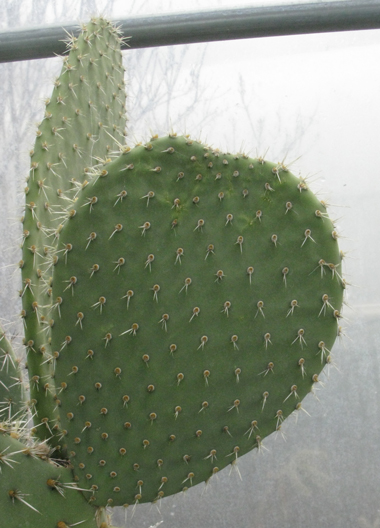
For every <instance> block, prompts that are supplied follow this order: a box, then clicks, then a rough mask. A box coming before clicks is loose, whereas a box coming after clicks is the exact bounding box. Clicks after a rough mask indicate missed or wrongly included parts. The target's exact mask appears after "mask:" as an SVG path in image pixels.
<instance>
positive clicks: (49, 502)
mask: <svg viewBox="0 0 380 528" xmlns="http://www.w3.org/2000/svg"><path fill="white" fill-rule="evenodd" d="M24 433H25V431H24ZM14 436H17V435H16V434H15V433H13V436H12V435H10V434H8V432H5V431H4V429H3V427H2V426H1V425H0V471H1V474H0V504H1V517H2V519H3V522H4V526H7V528H20V526H22V527H23V528H35V527H37V526H41V527H44V528H48V527H52V528H68V527H69V526H75V525H76V524H80V526H83V527H85V528H97V526H98V523H97V522H96V519H95V514H96V511H95V508H93V507H92V506H91V505H90V504H88V502H87V501H86V500H85V499H84V497H83V494H82V492H81V491H79V489H78V488H79V487H78V486H77V485H76V483H75V482H73V476H72V471H71V469H70V468H68V467H64V466H62V465H57V464H54V463H52V462H51V461H48V451H49V448H48V446H47V444H38V443H34V444H30V445H25V444H24V443H23V442H21V441H19V440H18V439H17V438H14ZM83 493H85V494H86V495H87V497H86V498H87V500H88V498H90V497H91V495H92V493H91V491H87V492H86V491H84V492H83Z"/></svg>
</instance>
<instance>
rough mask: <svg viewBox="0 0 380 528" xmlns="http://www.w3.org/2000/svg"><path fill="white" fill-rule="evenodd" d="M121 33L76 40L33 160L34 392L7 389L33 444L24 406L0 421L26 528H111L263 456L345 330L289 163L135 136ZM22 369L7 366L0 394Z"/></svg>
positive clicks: (28, 310)
mask: <svg viewBox="0 0 380 528" xmlns="http://www.w3.org/2000/svg"><path fill="white" fill-rule="evenodd" d="M120 40H121V39H120V37H119V35H118V33H117V31H116V30H115V28H113V27H112V25H111V24H109V23H108V22H107V21H105V20H104V19H95V20H92V21H91V23H90V24H89V25H86V26H84V27H83V28H82V34H81V36H80V37H79V38H74V37H70V38H69V46H68V47H69V54H68V55H67V56H66V58H65V60H64V66H63V70H62V73H61V76H60V77H59V79H57V81H56V82H55V87H54V90H53V95H52V97H51V98H50V99H49V100H47V101H46V113H45V116H44V120H43V121H42V123H41V124H40V126H39V127H38V130H37V137H36V143H35V147H34V149H33V150H32V152H31V170H30V177H29V180H28V183H27V187H26V207H25V217H24V219H23V258H22V261H21V262H20V267H21V268H22V290H21V291H20V295H21V297H22V300H23V310H22V313H21V317H22V319H23V321H24V326H25V341H24V344H25V348H26V360H27V366H28V374H29V384H30V396H29V401H28V402H27V405H26V404H23V403H20V402H22V401H23V395H22V394H21V393H20V392H18V393H17V395H15V396H13V394H12V399H13V400H16V403H17V405H21V406H22V407H24V408H25V407H26V406H28V407H29V409H30V410H31V411H32V415H33V428H32V432H31V434H32V437H31V438H29V437H28V435H26V432H25V431H26V429H25V426H24V425H20V423H16V420H17V413H15V414H14V415H10V416H9V417H7V419H6V420H5V419H4V424H3V425H2V429H1V431H0V433H1V434H0V442H1V443H0V448H1V452H0V462H2V466H1V469H2V470H3V473H4V475H5V479H3V478H2V480H1V488H0V493H1V498H0V504H1V505H2V508H3V507H4V511H5V508H7V510H6V511H7V515H9V516H10V518H12V512H13V510H14V509H16V508H18V510H20V511H21V507H29V508H30V510H31V514H30V516H31V520H30V526H37V525H39V523H40V520H41V518H40V516H41V514H42V515H44V516H45V518H46V522H45V525H46V526H47V525H48V524H46V523H50V524H49V526H50V525H51V526H54V523H55V525H56V526H58V527H59V528H62V527H64V526H69V525H74V524H75V523H80V522H83V523H87V524H83V525H84V526H96V525H98V526H102V527H105V526H107V525H108V524H107V523H108V520H107V517H106V514H105V508H106V507H107V506H117V505H124V506H126V505H129V504H137V503H141V502H147V501H149V502H152V501H153V502H154V501H157V500H159V499H160V498H162V497H164V496H168V495H171V494H174V493H178V492H180V491H183V490H186V489H187V488H189V487H190V486H193V485H196V484H198V483H200V482H205V481H206V482H207V481H208V480H209V479H210V478H211V477H212V476H213V475H214V474H215V473H216V472H218V471H219V470H222V469H223V468H224V467H226V466H227V465H231V464H235V463H236V460H237V459H238V457H239V456H241V455H243V454H245V453H246V452H248V451H250V450H252V449H255V448H257V449H260V447H261V445H262V441H263V439H264V438H265V437H266V436H268V435H269V434H271V433H273V432H276V431H277V432H278V431H280V430H281V426H282V423H283V421H284V420H285V419H286V417H287V416H289V415H290V414H291V413H293V412H298V411H299V410H300V409H301V408H302V399H303V398H304V397H305V396H306V395H307V394H308V393H309V392H310V391H311V390H313V387H314V386H315V384H318V383H319V378H318V376H319V374H320V372H321V371H322V370H323V368H324V366H325V365H326V363H329V362H330V361H331V355H330V354H331V353H330V351H331V348H332V346H333V343H334V341H335V339H336V337H337V335H339V333H340V332H341V330H340V318H341V306H342V299H343V292H344V289H345V286H346V283H345V280H344V279H343V277H342V272H341V260H342V259H341V253H340V251H339V247H338V240H337V239H338V235H337V233H336V230H335V227H334V225H333V222H332V221H331V220H330V218H329V216H328V213H327V211H326V204H325V203H323V202H321V201H319V200H318V198H317V197H316V196H315V195H314V194H313V193H312V192H311V191H310V189H309V188H308V185H307V183H306V181H305V180H304V179H302V178H297V177H296V176H294V175H293V174H291V173H290V171H289V170H288V168H287V167H286V166H285V165H284V164H283V163H277V164H276V163H271V162H269V161H267V160H264V159H261V158H260V159H252V158H249V157H248V156H247V155H245V154H237V155H232V154H230V153H224V152H221V151H219V150H218V149H215V148H212V147H209V146H207V145H203V144H202V143H201V142H199V141H195V140H192V139H191V138H190V137H188V136H177V135H176V134H174V133H171V134H170V135H169V136H167V137H161V138H159V137H156V136H153V137H152V138H151V139H150V141H149V142H147V143H145V144H139V145H136V146H135V147H134V148H131V147H129V146H126V145H125V141H124V124H125V106H124V102H125V93H124V80H123V66H122V63H121V53H120ZM2 335H3V334H2ZM2 342H4V346H3V347H2V351H3V352H4V365H5V363H7V367H8V364H9V363H11V364H12V368H15V369H18V365H17V364H15V363H14V361H13V360H12V359H9V360H8V358H13V356H12V351H11V348H10V345H9V343H8V341H5V337H3V341H2ZM0 345H1V343H0ZM6 359H7V362H6V361H5V360H6ZM18 373H19V370H17V375H15V373H14V372H12V373H10V372H9V371H8V368H7V369H5V368H3V369H1V372H0V374H1V376H2V377H1V380H2V381H1V384H2V386H3V388H4V389H5V390H6V391H9V390H10V386H9V383H8V382H7V381H6V375H8V376H10V375H11V374H12V377H16V378H17V379H19V377H20V376H19V374H18ZM15 387H17V390H18V391H19V390H21V389H20V387H21V384H20V383H16V385H15ZM25 419H27V418H25ZM44 449H45V450H44ZM36 453H38V454H37V455H36ZM41 453H43V456H41ZM41 458H43V459H44V460H41ZM53 459H54V460H53ZM16 463H17V464H18V466H17V469H18V468H19V467H20V472H21V468H25V469H24V470H23V471H24V473H23V474H25V475H26V476H27V477H26V478H24V479H23V480H22V481H21V480H20V477H19V476H17V475H18V474H19V471H17V470H16V467H15V464H16ZM36 475H38V479H37V477H36ZM36 479H37V480H38V486H40V488H39V489H40V490H41V491H40V492H38V493H37V492H36V493H35V497H34V498H35V500H36V502H33V493H32V491H33V489H34V485H35V484H34V483H35V482H36ZM37 495H38V496H39V498H38V500H37ZM62 495H65V497H66V501H65V504H66V505H68V506H66V508H67V510H65V511H66V513H67V516H66V517H63V514H64V511H63V510H62V504H63V502H62ZM29 496H30V501H29V500H28V499H27V498H26V497H29ZM45 496H46V497H48V498H47V499H46V501H45V499H44V498H43V497H45ZM3 505H4V506H3ZM8 512H9V513H8ZM95 512H98V513H97V515H95ZM16 515H18V513H17V514H15V517H14V521H12V522H13V524H10V526H15V527H16V526H19V525H20V524H18V523H19V522H20V521H19V520H18V517H17V516H16ZM32 516H33V517H32Z"/></svg>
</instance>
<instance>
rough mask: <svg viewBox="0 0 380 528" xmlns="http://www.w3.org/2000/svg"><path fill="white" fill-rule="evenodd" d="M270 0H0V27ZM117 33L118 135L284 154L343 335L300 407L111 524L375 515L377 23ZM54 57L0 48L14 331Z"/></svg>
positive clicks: (379, 327) (379, 510) (377, 519)
mask: <svg viewBox="0 0 380 528" xmlns="http://www.w3.org/2000/svg"><path fill="white" fill-rule="evenodd" d="M271 3H274V2H271ZM276 3H277V4H279V3H281V2H279V1H277V2H276ZM282 3H290V2H282ZM323 3H324V4H328V2H327V1H324V2H323ZM269 4H270V2H266V1H264V0H261V2H258V1H256V2H255V1H253V0H246V1H243V0H241V1H240V2H238V4H237V3H236V2H235V1H234V0H192V2H191V4H188V3H187V2H186V3H184V2H178V1H177V2H176V1H174V0H173V1H170V0H146V1H144V0H119V1H118V0H54V1H49V0H11V1H9V0H0V29H1V30H7V29H10V28H19V27H32V26H40V25H49V24H60V25H62V26H63V27H64V26H65V24H68V25H69V24H71V23H73V22H74V23H79V22H81V21H86V20H88V19H89V17H90V16H92V15H96V14H103V15H105V16H107V17H108V18H110V19H112V20H116V21H117V20H118V19H119V20H120V19H124V18H127V17H128V16H132V15H147V14H165V13H168V14H169V13H173V12H179V11H181V10H183V11H184V10H188V11H189V10H190V9H191V10H192V11H200V10H204V9H211V8H215V9H221V10H223V9H226V8H228V7H237V5H269ZM130 46H131V47H130V49H129V50H128V51H125V52H124V53H123V54H124V62H125V66H126V68H127V71H126V81H127V90H128V99H127V104H128V117H129V126H128V139H127V141H128V142H129V143H130V144H133V143H135V142H136V141H141V140H146V139H148V137H149V135H150V133H157V134H166V133H167V132H169V131H170V130H174V131H177V132H178V133H185V132H186V133H190V134H191V135H192V136H193V137H194V138H196V139H201V140H203V141H205V142H207V143H209V144H211V145H213V146H215V147H219V148H221V149H225V150H228V151H230V152H231V151H232V152H233V151H245V152H246V153H248V154H250V155H251V156H253V157H255V156H257V155H264V154H265V153H266V158H267V159H269V160H271V161H274V162H277V161H282V160H285V162H286V164H287V165H288V166H290V168H291V170H292V172H293V173H295V174H296V175H301V176H303V177H307V178H308V181H309V182H310V186H311V188H312V189H313V190H314V192H317V193H318V195H319V196H320V199H323V200H325V201H327V202H328V203H329V204H331V207H330V209H329V211H330V215H331V216H332V217H333V218H336V219H337V226H338V231H339V233H340V235H341V238H340V245H341V249H342V250H343V251H344V252H345V253H346V258H345V260H344V275H345V277H346V280H347V281H348V282H349V283H350V284H351V286H350V288H349V290H348V292H347V293H348V295H347V297H346V303H347V305H346V306H345V308H344V319H343V327H344V334H345V336H343V338H342V339H341V341H340V342H339V341H337V343H336V345H335V347H334V349H333V358H334V363H333V364H332V365H330V367H329V371H326V372H325V376H324V379H323V382H324V388H321V390H319V391H318V393H317V394H316V395H314V396H313V395H312V394H310V395H309V396H308V397H307V398H306V400H305V402H304V405H303V407H304V408H305V410H306V411H307V413H308V414H309V415H308V414H306V413H300V414H301V415H300V416H298V420H297V423H296V420H295V417H294V416H290V417H289V418H288V420H286V422H285V423H284V425H283V427H282V430H283V432H284V436H277V437H276V436H275V435H272V436H270V437H269V438H267V439H266V440H265V441H264V446H265V448H266V449H265V450H263V452H262V453H258V452H253V453H250V454H247V455H245V456H244V457H242V458H241V459H239V463H238V469H239V471H236V470H233V471H230V468H227V469H225V470H224V471H223V472H221V473H220V474H219V475H218V477H217V478H214V480H212V481H211V482H210V484H209V485H208V486H207V487H205V486H204V485H203V484H202V485H199V486H196V487H195V488H193V489H190V490H189V491H188V492H186V494H185V495H178V496H173V497H168V498H165V499H163V500H162V501H161V502H160V504H157V505H153V506H152V505H138V506H137V507H136V508H135V509H134V511H132V507H130V508H128V509H126V510H124V509H123V508H117V509H115V510H116V511H115V516H114V520H113V524H115V525H120V526H128V527H129V528H140V527H141V528H145V527H149V526H151V525H153V526H154V525H156V524H157V523H161V524H160V526H161V527H162V528H177V527H184V528H199V527H201V528H203V527H204V528H211V527H218V528H224V527H230V526H236V527H238V528H279V527H281V528H298V527H307V528H331V527H334V528H343V527H344V528H347V527H358V528H380V506H379V494H380V491H379V490H380V471H379V469H380V468H379V466H380V442H379V438H380V396H379V383H380V344H379V339H380V301H379V296H380V275H377V273H378V272H379V274H380V265H379V261H380V243H379V242H380V236H379V232H378V230H379V229H380V157H379V147H380V68H379V58H380V30H369V31H355V32H344V33H329V34H316V35H304V36H289V37H271V38H260V39H247V40H237V41H228V42H215V43H206V44H191V45H180V46H171V47H160V48H150V49H137V50H134V49H133V38H132V39H131V41H130ZM60 68H61V60H60V59H59V58H51V59H44V60H34V61H24V62H19V63H8V64H0V79H1V82H0V115H1V116H2V126H1V128H0V156H1V164H0V239H1V251H0V318H1V320H2V321H3V322H4V324H5V326H6V328H7V329H9V331H10V332H11V333H12V335H13V336H14V342H15V343H17V342H18V343H21V329H20V327H19V326H18V322H17V321H18V317H17V314H18V313H19V312H20V310H21V306H20V305H19V299H18V295H17V292H18V290H19V288H20V277H19V275H18V269H17V266H16V263H17V262H18V260H19V259H20V253H19V244H20V240H21V236H20V235H21V226H20V222H19V219H20V217H21V215H22V206H23V192H22V189H23V182H24V180H25V177H26V175H27V174H28V170H29V155H28V153H29V150H30V148H31V147H32V145H33V142H34V137H35V128H36V123H37V122H38V121H39V120H40V119H41V118H42V115H43V99H44V98H45V97H48V96H49V94H50V92H51V90H52V82H53V80H54V77H55V76H56V75H58V73H59V71H60ZM377 259H379V261H378V260H377ZM20 351H21V346H20Z"/></svg>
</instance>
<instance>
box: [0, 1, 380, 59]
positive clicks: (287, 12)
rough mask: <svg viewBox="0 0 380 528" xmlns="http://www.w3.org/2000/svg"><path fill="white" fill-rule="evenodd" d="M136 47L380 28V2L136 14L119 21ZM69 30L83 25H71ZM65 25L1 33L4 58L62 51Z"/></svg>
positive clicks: (23, 57) (1, 49)
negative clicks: (150, 14)
mask: <svg viewBox="0 0 380 528" xmlns="http://www.w3.org/2000/svg"><path fill="white" fill-rule="evenodd" d="M117 24H118V25H119V26H120V28H121V30H122V33H123V35H124V36H127V37H131V39H130V41H129V45H130V47H131V48H133V49H136V48H148V47H155V46H171V45H175V44H190V43H196V42H211V41H218V40H235V39H245V38H257V37H272V36H280V35H298V34H306V33H323V32H331V31H352V30H362V29H379V28H380V0H340V1H336V0H333V1H325V2H318V3H309V4H305V3H303V4H302V3H300V4H291V5H277V6H273V5H272V6H265V7H242V8H233V9H219V10H213V11H199V12H192V13H173V14H167V15H155V16H138V17H137V16H136V17H130V18H128V19H124V20H121V21H119V22H118V23H117ZM65 29H66V30H67V31H68V32H69V33H73V34H76V33H77V32H78V26H77V24H65ZM66 36H67V34H66V33H65V32H64V30H63V29H62V27H61V26H51V27H38V28H29V29H18V30H17V29H16V30H12V31H1V32H0V62H10V61H18V60H30V59H40V58H46V57H52V56H54V54H62V53H63V52H64V51H65V44H64V43H63V42H60V41H62V40H63V39H64V38H65V37H66Z"/></svg>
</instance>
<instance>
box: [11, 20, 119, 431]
mask: <svg viewBox="0 0 380 528" xmlns="http://www.w3.org/2000/svg"><path fill="white" fill-rule="evenodd" d="M120 42H121V39H120V37H119V35H118V32H117V30H116V29H115V28H114V26H112V24H110V23H109V22H108V21H106V20H104V19H94V20H92V21H91V22H90V23H89V24H87V25H84V26H83V27H82V32H81V34H80V36H79V37H74V36H69V37H68V52H69V53H68V54H67V55H66V56H65V57H64V60H63V67H62V72H61V74H60V76H59V77H58V78H57V79H56V81H55V83H54V89H53V93H52V95H51V97H49V98H48V99H46V100H45V114H44V119H43V121H42V122H41V123H40V125H39V126H38V129H37V131H36V141H35V145H34V148H33V149H32V150H31V152H30V155H31V168H30V176H29V179H28V182H27V187H26V188H25V194H26V207H25V216H24V218H23V257H22V260H21V261H20V267H21V268H22V281H23V282H22V289H21V291H20V295H21V297H22V300H23V310H22V313H21V317H22V318H23V321H24V326H25V348H26V354H27V365H28V371H29V378H30V405H31V408H32V410H33V415H34V417H35V418H34V420H35V425H36V430H35V433H36V434H37V435H38V436H39V437H40V438H41V439H42V440H43V439H46V438H52V437H53V438H54V439H56V438H57V436H56V435H55V436H53V431H54V432H55V431H57V429H59V416H58V412H57V408H56V404H55V402H54V398H53V397H54V395H55V390H54V378H53V368H52V365H53V363H54V357H53V355H52V353H51V349H50V328H51V325H52V324H53V319H52V316H51V284H52V277H53V271H54V265H55V264H56V262H57V260H58V259H63V260H65V259H67V254H68V252H69V251H70V247H69V246H64V245H63V244H62V242H61V240H60V238H59V233H60V230H61V229H62V225H63V223H64V221H65V218H66V216H67V215H70V214H71V213H70V211H71V207H70V204H73V203H74V202H75V200H76V196H77V193H78V192H80V190H81V189H82V187H83V186H85V185H86V180H87V178H88V172H91V167H92V166H94V165H96V164H98V163H99V159H106V158H108V156H109V155H110V153H111V152H112V151H113V150H115V149H117V148H118V141H119V139H120V140H121V139H122V141H123V142H124V126H125V120H126V118H125V105H124V103H125V98H126V95H125V90H124V67H123V64H122V55H121V51H120ZM113 138H119V139H113ZM66 205H69V207H68V209H67V210H65V212H64V213H63V214H62V211H63V209H66Z"/></svg>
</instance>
